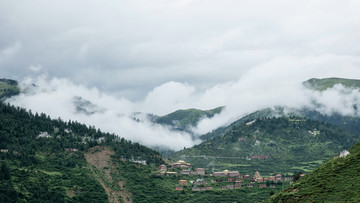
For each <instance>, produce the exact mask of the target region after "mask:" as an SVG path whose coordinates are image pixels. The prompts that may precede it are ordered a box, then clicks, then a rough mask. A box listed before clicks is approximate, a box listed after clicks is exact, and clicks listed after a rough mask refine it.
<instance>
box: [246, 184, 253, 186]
mask: <svg viewBox="0 0 360 203" xmlns="http://www.w3.org/2000/svg"><path fill="white" fill-rule="evenodd" d="M246 187H254V184H246Z"/></svg>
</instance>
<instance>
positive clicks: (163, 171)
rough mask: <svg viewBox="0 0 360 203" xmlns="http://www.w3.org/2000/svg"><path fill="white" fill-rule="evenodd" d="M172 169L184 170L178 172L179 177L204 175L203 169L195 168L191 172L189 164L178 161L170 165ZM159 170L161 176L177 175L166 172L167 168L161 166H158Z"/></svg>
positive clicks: (163, 165)
mask: <svg viewBox="0 0 360 203" xmlns="http://www.w3.org/2000/svg"><path fill="white" fill-rule="evenodd" d="M172 168H186V169H184V170H181V171H180V174H181V175H205V169H204V168H196V169H195V170H194V171H191V168H192V167H191V164H189V163H186V162H185V161H181V160H180V161H178V162H176V163H174V164H172ZM159 170H160V171H161V175H164V174H168V175H177V172H170V171H167V166H166V165H165V164H162V165H160V166H159Z"/></svg>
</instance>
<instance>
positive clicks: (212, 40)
mask: <svg viewBox="0 0 360 203" xmlns="http://www.w3.org/2000/svg"><path fill="white" fill-rule="evenodd" d="M359 10H360V1H357V0H326V1H325V0H324V1H322V0H294V1H285V0H272V1H268V0H252V1H243V0H172V1H168V0H122V1H116V0H106V1H96V0H77V1H73V0H61V1H60V0H54V1H48V0H36V1H28V0H17V1H14V0H2V1H0V70H1V72H0V73H1V75H0V77H5V78H12V79H17V80H19V81H20V82H21V85H22V87H23V88H24V89H27V90H28V91H27V92H25V93H23V94H21V95H20V96H19V97H16V98H12V100H10V102H11V103H12V104H15V105H19V106H22V107H25V108H28V109H32V110H33V112H35V111H38V112H45V113H47V114H49V115H50V116H52V117H54V118H57V117H61V118H63V119H64V120H68V119H71V120H78V121H80V122H84V123H86V124H90V125H95V126H96V127H99V128H101V129H103V130H104V131H109V132H114V133H116V134H118V135H120V136H123V137H125V138H127V139H131V140H133V141H138V142H141V143H143V144H146V145H149V146H154V145H161V146H167V147H169V148H172V149H182V148H183V147H184V146H185V147H189V146H192V145H193V144H195V143H198V140H192V139H191V137H190V136H189V135H188V134H186V133H174V132H171V131H169V129H167V128H165V127H163V126H154V125H153V124H151V123H149V122H146V121H145V122H143V123H137V122H134V121H133V120H132V119H131V118H130V117H131V114H132V112H146V113H155V114H157V115H164V114H167V113H170V112H172V111H175V110H177V109H185V108H200V109H211V108H215V107H218V106H226V108H225V110H224V112H223V113H222V114H220V115H218V116H215V117H214V118H212V119H204V120H203V121H201V123H200V124H199V126H198V127H197V128H196V129H192V130H193V132H196V133H198V134H201V133H205V132H209V131H211V130H213V129H215V128H217V127H219V126H222V125H225V124H228V123H230V122H232V121H234V120H236V119H237V118H239V117H241V116H244V115H246V114H248V113H251V112H253V111H256V110H259V109H261V108H266V107H272V106H274V105H284V106H289V107H304V106H306V107H309V106H310V107H312V106H311V101H317V102H318V103H319V104H321V105H322V106H321V109H317V110H319V111H321V112H322V113H327V114H329V113H333V112H338V113H342V114H344V115H356V116H358V115H360V112H353V110H352V105H353V104H354V103H357V101H359V100H360V92H359V91H358V90H344V89H343V88H342V87H336V88H333V89H331V90H328V91H326V92H324V93H317V92H312V91H309V90H306V89H304V88H303V87H302V86H301V82H302V81H305V80H307V79H309V78H313V77H319V78H322V77H347V78H357V79H359V78H360V57H359V53H360V38H359V36H360V15H359V14H358V13H359ZM32 83H36V84H37V87H36V88H34V89H28V88H29V87H31V84H32ZM78 96H80V97H82V98H83V99H85V100H89V101H91V102H92V103H93V104H95V105H97V106H98V107H99V108H100V109H104V111H103V112H98V113H95V114H93V115H91V116H88V115H82V114H78V113H76V112H75V109H74V108H75V107H74V103H73V101H74V97H78ZM54 106H56V108H54Z"/></svg>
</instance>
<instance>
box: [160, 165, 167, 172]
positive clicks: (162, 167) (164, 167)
mask: <svg viewBox="0 0 360 203" xmlns="http://www.w3.org/2000/svg"><path fill="white" fill-rule="evenodd" d="M159 170H160V171H166V170H167V166H166V165H165V164H161V165H160V166H159Z"/></svg>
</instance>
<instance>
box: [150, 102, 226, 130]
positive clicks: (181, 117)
mask: <svg viewBox="0 0 360 203" xmlns="http://www.w3.org/2000/svg"><path fill="white" fill-rule="evenodd" d="M223 108H224V107H218V108H215V109H211V110H205V111H204V110H199V109H186V110H177V111H175V112H173V113H170V114H167V115H165V116H155V115H153V116H152V118H151V120H152V121H153V122H154V123H158V124H162V125H168V126H171V127H172V128H174V129H176V130H188V129H189V128H191V127H196V126H197V124H198V122H199V121H200V120H201V119H202V118H206V117H207V118H212V117H213V116H215V115H216V114H219V113H221V111H222V110H223Z"/></svg>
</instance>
